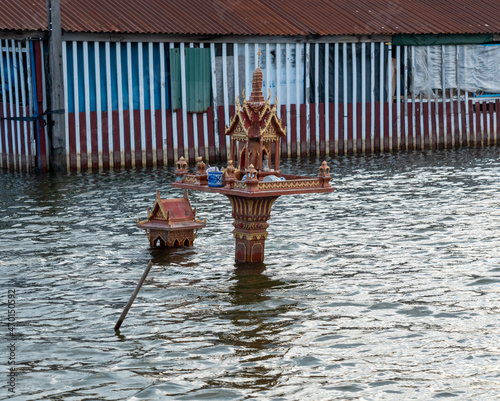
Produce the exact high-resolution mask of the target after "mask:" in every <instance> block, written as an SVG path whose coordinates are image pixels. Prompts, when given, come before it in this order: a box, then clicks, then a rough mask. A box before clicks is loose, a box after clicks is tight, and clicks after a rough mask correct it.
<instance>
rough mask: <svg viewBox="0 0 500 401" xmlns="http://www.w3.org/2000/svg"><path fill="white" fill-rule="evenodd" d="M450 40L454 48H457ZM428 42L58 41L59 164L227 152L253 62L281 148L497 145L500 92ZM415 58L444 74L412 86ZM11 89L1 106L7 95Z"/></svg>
mask: <svg viewBox="0 0 500 401" xmlns="http://www.w3.org/2000/svg"><path fill="white" fill-rule="evenodd" d="M38 46H40V44H38ZM28 47H29V46H28V45H26V46H25V47H24V48H25V49H28ZM15 48H16V49H18V48H19V46H17V47H15ZM451 48H452V50H453V49H455V50H454V51H455V53H453V54H456V52H458V51H460V49H461V47H460V46H452V47H451ZM21 49H22V46H21ZM42 49H43V48H42ZM436 49H437V50H436ZM259 50H260V51H261V52H262V56H261V57H260V61H259V58H258V57H257V53H258V52H259ZM433 50H434V53H436V54H438V55H440V58H439V60H438V61H436V60H437V59H436V60H431V58H430V57H431V56H430V54H431V53H430V51H429V52H428V53H427V55H424V56H422V54H424V53H422V52H419V50H418V49H416V48H415V47H405V46H392V45H390V44H386V43H382V42H377V43H372V42H370V43H217V44H215V43H209V44H203V43H161V42H160V43H153V42H122V43H120V42H86V41H66V42H63V60H64V66H63V71H64V81H65V85H64V86H65V100H66V107H65V109H66V114H65V116H66V146H67V149H66V152H67V161H68V167H69V168H70V169H72V170H80V169H101V168H104V169H107V168H113V167H126V166H137V165H161V164H173V163H174V162H175V161H176V160H177V158H178V157H180V156H184V157H185V158H186V159H188V160H189V161H194V160H195V158H196V157H198V156H202V157H203V158H204V159H205V160H207V161H210V162H214V161H216V160H222V161H225V160H226V159H227V155H228V151H229V142H228V138H225V136H224V126H225V125H226V124H228V123H229V119H230V117H231V116H232V115H233V114H234V104H235V99H236V97H237V96H239V95H240V94H241V92H242V91H243V90H244V91H245V94H246V97H248V96H249V95H250V92H251V80H252V73H253V71H254V69H255V68H256V67H257V65H258V64H259V63H260V67H261V68H262V70H263V75H264V83H263V91H264V93H265V96H266V97H267V96H268V95H270V96H271V103H275V102H277V103H276V104H277V108H278V114H279V116H280V118H282V119H283V121H284V122H285V124H286V126H287V140H286V142H285V143H283V144H282V149H281V151H282V156H283V157H292V158H295V157H305V156H316V155H321V156H324V155H332V156H333V155H335V154H344V153H359V152H387V151H396V150H413V149H415V150H420V149H435V148H445V147H453V146H483V145H491V144H497V143H498V141H499V139H500V138H499V134H498V126H499V119H500V114H499V113H498V112H497V110H499V106H500V104H499V98H498V97H496V96H489V97H487V96H486V97H485V96H482V97H477V96H478V92H471V91H470V90H469V89H467V90H466V88H465V87H464V88H461V87H460V80H456V81H457V82H455V83H454V84H453V85H452V84H448V81H449V80H448V79H447V78H446V74H448V72H449V71H448V70H447V68H446V65H445V61H446V60H448V61H449V59H450V57H448V58H447V57H446V55H447V52H449V51H450V49H449V47H448V46H440V47H434V49H433ZM13 51H14V50H12V49H11V50H8V48H4V49H2V54H1V56H2V57H3V59H4V60H5V58H6V56H5V54H7V53H9V52H11V53H12V52H13ZM15 51H17V50H15ZM25 52H26V53H27V50H26V51H25ZM9 54H10V53H9ZM16 54H17V53H16ZM422 57H424V58H422ZM425 57H427V59H426V58H425ZM453 57H455V56H453ZM7 60H9V59H8V58H7ZM422 60H424V61H425V65H426V66H427V67H429V66H430V67H432V68H433V69H434V70H435V71H433V74H434V77H435V76H438V78H439V77H441V78H442V79H437V81H439V82H437V83H435V84H433V85H431V86H429V87H428V88H421V87H418V85H416V82H417V80H416V79H417V78H418V77H419V75H418V74H419V73H421V72H422V65H421V64H422ZM436 63H437V64H436ZM42 67H43V65H42ZM436 69H437V70H436ZM438 70H439V71H438ZM40 71H41V72H42V73H43V68H41V69H40ZM9 79H10V78H9ZM41 79H43V75H42V76H41ZM4 82H5V81H4V78H2V84H3V83H4ZM37 82H38V81H37ZM417 83H418V82H417ZM2 86H3V85H2ZM3 87H4V86H3ZM10 96H11V97H10V98H9V102H10V103H9V104H11V103H12V99H13V98H15V96H13V95H12V94H11V95H10ZM30 98H31V96H30ZM275 99H276V100H275ZM240 100H241V99H240ZM14 103H15V100H14ZM15 104H18V105H22V104H25V103H24V102H21V101H20V102H18V103H15ZM5 113H7V114H5ZM8 113H9V112H8V107H7V108H6V107H5V106H4V115H9V114H8ZM16 124H17V123H14V122H9V123H6V122H5V121H4V124H3V125H2V141H3V142H2V148H1V151H2V156H3V157H2V163H3V164H2V166H3V167H7V166H8V167H12V166H14V165H15V166H17V165H19V166H22V165H23V164H22V163H21V164H19V163H18V164H14V165H13V164H12V163H11V162H9V161H8V160H11V159H12V158H13V159H14V160H18V159H19V155H21V159H22V154H23V153H20V151H19V149H20V147H22V146H25V144H26V143H28V142H29V141H30V140H31V142H33V138H31V139H29V135H28V136H27V138H28V139H27V141H28V142H27V141H25V142H22V141H21V140H19V141H16V142H15V144H16V146H17V147H13V146H12V145H10V144H11V142H12V138H14V137H15V135H13V133H14V131H16ZM30 124H33V123H30ZM28 125H29V124H28ZM9 127H10V128H9ZM28 131H29V130H28ZM34 131H35V130H34V129H33V128H31V132H34ZM16 132H18V133H19V134H18V136H19V135H20V133H21V132H24V131H22V129H21V131H19V130H17V131H16ZM33 136H34V135H33V134H32V137H33ZM21 137H22V135H21ZM4 138H5V139H4ZM45 141H46V138H45ZM31 142H30V143H31ZM42 142H43V141H40V144H41V145H42ZM12 143H14V142H12ZM34 143H36V141H34ZM45 143H46V142H45ZM41 145H40V146H41ZM9 146H10V147H9ZM25 148H26V146H25ZM42 153H43V152H42ZM24 154H25V155H33V154H34V152H33V151H32V152H31V153H29V149H28V150H26V149H25V150H24ZM16 158H17V159H16ZM6 160H7V162H6ZM43 163H44V162H43V161H42V164H43Z"/></svg>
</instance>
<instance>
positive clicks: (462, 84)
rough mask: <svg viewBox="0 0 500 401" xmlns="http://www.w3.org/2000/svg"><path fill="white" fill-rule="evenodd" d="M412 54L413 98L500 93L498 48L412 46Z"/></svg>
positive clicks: (485, 46) (481, 46)
mask: <svg viewBox="0 0 500 401" xmlns="http://www.w3.org/2000/svg"><path fill="white" fill-rule="evenodd" d="M414 54H415V58H414V60H413V61H414V63H413V68H414V69H413V78H414V91H415V94H416V95H418V94H420V93H421V94H422V95H424V96H434V95H436V92H435V91H436V90H443V89H460V90H462V91H468V92H484V93H487V94H499V93H500V46H499V45H461V46H455V45H444V46H416V47H415V48H414Z"/></svg>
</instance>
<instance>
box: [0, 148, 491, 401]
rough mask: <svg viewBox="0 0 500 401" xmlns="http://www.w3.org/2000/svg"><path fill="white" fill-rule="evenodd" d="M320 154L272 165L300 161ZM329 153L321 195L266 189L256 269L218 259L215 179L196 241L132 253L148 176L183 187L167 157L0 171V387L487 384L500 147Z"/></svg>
mask: <svg viewBox="0 0 500 401" xmlns="http://www.w3.org/2000/svg"><path fill="white" fill-rule="evenodd" d="M320 161H321V160H320V159H307V160H298V161H292V160H289V161H285V162H284V163H283V171H284V172H285V173H294V174H303V175H311V176H315V175H317V168H318V167H319V164H320ZM327 161H328V163H329V165H330V167H331V174H332V184H333V186H334V187H335V189H336V191H335V192H334V193H331V194H316V195H301V196H283V197H281V198H279V199H278V200H277V201H276V202H275V204H274V206H273V210H272V215H271V219H270V220H269V223H270V227H269V229H268V232H269V237H268V240H267V242H266V260H265V263H264V264H262V265H259V266H257V267H254V268H250V267H249V266H240V265H236V264H235V263H234V239H233V237H232V234H231V231H232V228H233V227H232V224H231V223H232V218H231V208H230V204H229V201H228V200H227V198H226V197H225V196H223V195H218V194H210V193H196V192H191V193H190V198H191V202H192V205H193V206H196V207H197V210H198V212H197V216H198V217H199V218H204V217H207V220H208V221H207V227H206V228H204V229H202V230H200V231H199V233H198V236H197V238H196V240H195V243H194V246H193V247H190V248H176V249H150V248H149V243H148V241H147V238H146V235H145V234H144V232H142V231H139V230H138V229H137V228H136V219H137V218H140V219H144V218H145V217H146V208H147V207H150V208H151V207H152V205H153V203H154V200H155V195H156V194H155V193H156V189H159V190H160V193H161V195H162V197H163V198H167V197H180V196H182V193H183V192H182V190H177V189H172V188H170V183H171V182H173V180H174V174H173V172H174V170H173V168H158V169H138V170H122V171H107V172H99V173H78V174H77V173H71V174H70V173H68V174H66V175H62V176H55V175H50V174H45V175H37V174H21V173H7V172H0V191H1V196H0V271H1V276H0V282H1V288H2V294H1V295H0V297H1V302H2V304H3V305H5V307H4V308H3V312H2V313H3V315H2V316H1V319H2V322H3V323H5V324H4V325H3V326H4V330H3V332H2V334H1V337H0V338H1V340H0V342H1V343H0V345H1V349H3V350H4V351H2V352H0V358H2V361H3V362H6V361H7V358H8V347H7V346H8V344H10V343H11V342H12V338H11V337H9V336H8V334H9V332H8V331H7V328H6V327H7V325H6V323H7V306H6V305H7V299H8V291H9V290H15V294H16V303H15V311H16V321H15V323H16V326H15V331H14V334H15V337H14V342H15V344H16V351H15V361H16V365H15V366H16V369H17V371H16V373H17V376H16V383H15V396H14V397H12V398H9V399H13V400H46V399H51V400H162V399H165V400H167V399H168V400H245V399H252V400H315V401H316V400H334V399H338V400H414V399H415V400H428V399H433V398H447V397H451V398H453V397H455V398H458V399H467V400H473V399H477V400H486V399H495V398H497V397H498V396H500V148H486V149H460V150H443V151H435V152H416V153H399V154H384V155H372V156H366V155H363V156H350V157H347V156H346V157H336V158H331V159H330V158H328V159H327ZM192 168H194V167H192ZM149 261H152V262H153V268H152V269H151V272H150V274H149V276H148V278H147V280H146V282H145V283H144V285H143V287H142V289H141V291H140V293H139V295H138V297H137V299H136V300H135V303H134V305H133V306H132V308H131V310H130V312H129V313H128V316H127V318H126V319H125V322H124V323H123V325H122V328H121V332H120V333H119V335H117V334H115V332H114V331H113V327H114V325H115V323H116V321H117V320H118V318H119V316H120V313H121V311H122V310H123V308H124V306H125V304H126V302H127V301H128V299H129V297H130V295H131V294H132V292H133V290H134V288H135V286H136V283H137V281H138V280H139V278H140V277H141V275H142V272H143V271H144V269H145V267H146V265H147V264H148V262H149ZM3 366H6V364H3ZM7 373H8V372H7V368H6V367H5V368H4V369H3V372H2V375H3V379H2V383H3V386H2V388H1V390H0V399H6V398H8V397H9V395H12V393H9V392H7V388H6V387H5V383H6V382H7V380H8V375H7Z"/></svg>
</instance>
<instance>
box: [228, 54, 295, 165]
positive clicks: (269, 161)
mask: <svg viewBox="0 0 500 401" xmlns="http://www.w3.org/2000/svg"><path fill="white" fill-rule="evenodd" d="M258 54H259V56H260V51H259V53H258ZM259 64H260V60H259ZM270 97H271V93H270V92H269V97H268V98H267V100H266V101H264V96H263V94H262V70H261V69H260V67H257V68H256V69H255V71H254V73H253V81H252V93H251V94H250V98H249V99H248V101H247V99H246V98H245V93H244V92H243V107H241V105H240V104H239V100H238V99H236V114H235V115H234V117H233V118H232V119H231V121H230V123H229V127H226V132H225V134H226V135H229V136H230V137H231V160H234V161H236V166H237V167H236V168H237V169H238V170H239V171H241V172H246V170H247V169H248V168H249V167H250V165H253V166H254V168H255V169H256V170H257V171H265V172H267V171H271V170H272V171H275V172H279V159H280V156H279V154H280V151H281V146H280V143H281V138H283V137H285V136H286V128H285V127H284V126H283V124H282V122H281V120H280V119H279V118H278V116H277V114H276V105H272V106H271V105H270V102H269V101H270ZM273 145H274V146H273ZM273 159H274V160H273Z"/></svg>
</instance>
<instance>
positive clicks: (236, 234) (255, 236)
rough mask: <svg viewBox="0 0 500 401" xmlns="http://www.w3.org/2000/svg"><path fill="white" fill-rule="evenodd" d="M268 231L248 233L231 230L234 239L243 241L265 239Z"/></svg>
mask: <svg viewBox="0 0 500 401" xmlns="http://www.w3.org/2000/svg"><path fill="white" fill-rule="evenodd" d="M267 235H268V233H258V234H255V233H254V234H249V233H241V232H238V231H236V230H234V231H233V236H234V238H236V239H242V240H245V241H265V240H266V239H267Z"/></svg>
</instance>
